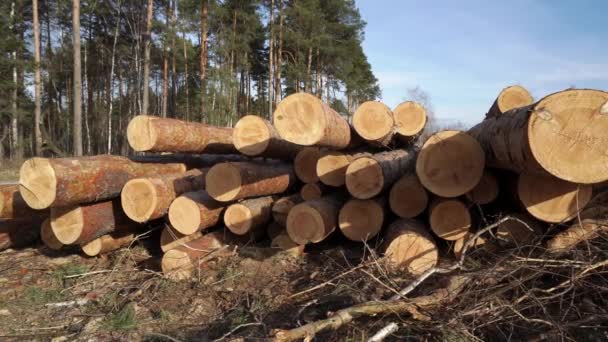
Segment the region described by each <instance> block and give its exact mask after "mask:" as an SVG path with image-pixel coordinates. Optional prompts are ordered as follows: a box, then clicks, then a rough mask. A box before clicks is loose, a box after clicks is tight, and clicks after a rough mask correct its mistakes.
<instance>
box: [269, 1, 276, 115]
mask: <svg viewBox="0 0 608 342" xmlns="http://www.w3.org/2000/svg"><path fill="white" fill-rule="evenodd" d="M268 29H269V31H270V34H269V37H270V38H269V39H268V47H269V50H270V51H269V56H268V63H269V65H268V75H269V76H268V118H269V119H271V120H272V117H273V115H272V109H273V108H272V103H273V102H274V100H273V90H274V81H275V79H274V65H273V63H274V0H270V21H269V22H268Z"/></svg>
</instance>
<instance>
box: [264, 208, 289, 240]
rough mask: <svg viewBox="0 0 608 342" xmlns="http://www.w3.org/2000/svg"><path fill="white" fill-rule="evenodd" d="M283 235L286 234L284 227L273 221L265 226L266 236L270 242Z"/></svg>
mask: <svg viewBox="0 0 608 342" xmlns="http://www.w3.org/2000/svg"><path fill="white" fill-rule="evenodd" d="M275 203H276V202H275ZM283 233H285V234H287V232H286V231H285V226H282V225H280V224H279V223H278V222H274V221H273V222H270V224H268V226H266V235H267V236H268V237H269V238H270V240H272V239H274V238H275V237H277V236H279V235H281V234H283Z"/></svg>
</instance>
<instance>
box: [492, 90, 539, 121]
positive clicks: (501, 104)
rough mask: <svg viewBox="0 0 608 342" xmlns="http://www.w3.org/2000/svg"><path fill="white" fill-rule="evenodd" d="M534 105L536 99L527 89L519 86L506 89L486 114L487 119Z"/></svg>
mask: <svg viewBox="0 0 608 342" xmlns="http://www.w3.org/2000/svg"><path fill="white" fill-rule="evenodd" d="M532 103H534V99H533V98H532V95H530V93H529V92H528V91H527V90H526V88H524V87H522V86H518V85H514V86H510V87H506V88H505V89H503V90H501V91H500V94H498V97H497V98H496V100H495V101H494V103H493V104H492V107H490V110H489V111H488V113H487V114H486V119H489V118H493V117H495V116H500V115H502V114H504V113H506V112H508V111H510V110H512V109H515V108H520V107H525V106H529V105H531V104H532Z"/></svg>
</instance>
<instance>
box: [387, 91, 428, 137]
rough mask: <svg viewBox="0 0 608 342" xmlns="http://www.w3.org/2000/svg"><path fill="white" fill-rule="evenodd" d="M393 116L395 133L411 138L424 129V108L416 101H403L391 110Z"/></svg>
mask: <svg viewBox="0 0 608 342" xmlns="http://www.w3.org/2000/svg"><path fill="white" fill-rule="evenodd" d="M393 118H394V120H395V129H396V132H397V134H399V135H400V136H401V137H405V138H407V139H408V140H412V139H414V138H416V137H418V136H419V135H420V134H421V133H422V131H424V127H425V126H426V121H427V115H426V109H424V107H423V106H422V105H420V104H419V103H417V102H413V101H405V102H403V103H400V104H399V105H398V106H397V107H396V108H395V110H393Z"/></svg>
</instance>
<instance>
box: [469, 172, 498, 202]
mask: <svg viewBox="0 0 608 342" xmlns="http://www.w3.org/2000/svg"><path fill="white" fill-rule="evenodd" d="M498 192H499V187H498V180H497V179H496V177H495V176H494V175H493V174H491V173H489V172H484V174H483V176H482V177H481V179H480V180H479V183H477V185H476V186H475V187H474V188H473V190H471V191H469V192H468V193H467V197H468V198H469V199H470V200H471V201H472V202H473V203H475V204H479V205H485V204H490V203H492V202H494V200H495V199H496V198H498Z"/></svg>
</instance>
